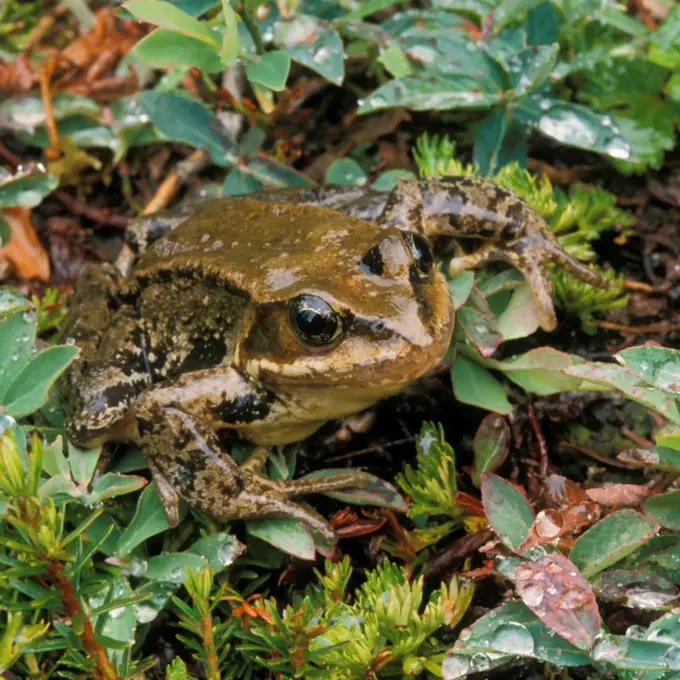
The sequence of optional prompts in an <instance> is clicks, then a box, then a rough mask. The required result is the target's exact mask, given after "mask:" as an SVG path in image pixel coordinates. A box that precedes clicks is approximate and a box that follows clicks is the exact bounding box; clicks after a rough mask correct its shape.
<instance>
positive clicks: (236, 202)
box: [59, 177, 606, 543]
mask: <svg viewBox="0 0 680 680" xmlns="http://www.w3.org/2000/svg"><path fill="white" fill-rule="evenodd" d="M451 238H455V239H470V240H472V239H474V240H475V241H476V245H478V247H477V249H476V250H474V251H473V252H470V253H467V252H464V253H461V252H459V253H458V254H457V256H455V257H453V258H452V259H451V261H450V263H449V265H448V275H449V276H455V275H457V274H459V273H461V272H463V271H467V270H469V269H475V268H479V267H482V266H484V265H485V264H487V263H489V262H492V261H494V260H501V261H504V262H507V263H510V264H511V265H513V266H515V267H516V268H517V269H519V270H520V272H522V273H523V274H524V276H525V278H526V279H527V281H528V283H529V285H530V287H531V289H532V293H533V296H534V300H535V305H536V308H537V311H538V319H539V321H540V325H541V326H542V327H543V328H544V329H545V330H548V331H550V330H553V329H554V328H555V326H556V316H555V310H554V307H553V303H552V299H551V294H550V293H551V291H550V283H549V279H548V276H547V274H548V270H549V267H550V265H552V264H558V265H560V266H562V267H564V268H565V269H566V270H567V271H568V272H570V273H571V274H573V275H574V276H576V277H578V278H579V279H581V280H583V281H585V282H587V283H589V284H591V285H595V286H603V285H606V281H605V280H604V279H603V277H602V276H601V275H600V274H598V273H596V272H595V271H593V270H592V269H590V268H588V267H586V266H585V265H584V264H582V263H580V262H578V261H577V260H574V259H573V258H571V257H570V256H569V255H567V254H566V253H565V252H564V251H563V250H562V249H561V248H560V246H559V244H558V242H557V240H556V238H555V236H554V234H553V233H552V232H551V231H550V229H549V228H548V227H547V225H546V223H545V222H544V221H543V220H542V219H541V218H540V217H539V216H538V215H537V214H536V213H535V212H534V211H533V210H532V209H531V208H530V207H529V206H528V205H527V204H526V203H525V202H524V201H523V200H521V199H520V198H519V197H518V196H517V195H515V194H514V193H512V192H510V191H508V190H506V189H503V188H501V187H499V186H498V185H496V184H494V183H493V182H491V181H489V180H487V179H483V178H477V177H443V178H437V179H432V178H430V179H426V180H401V181H399V182H398V184H397V186H396V187H395V188H394V189H393V190H392V191H391V192H377V191H372V190H370V189H365V188H363V187H347V186H317V187H293V188H288V189H278V190H270V191H263V192H258V193H252V194H248V195H244V196H233V197H223V198H217V199H209V200H204V201H199V202H197V203H195V204H187V205H184V206H183V207H180V208H176V209H174V210H166V211H162V212H158V213H155V214H151V215H144V216H142V217H139V218H137V219H136V220H134V221H133V222H132V223H131V224H130V226H129V227H128V229H127V233H126V242H127V246H126V247H125V248H124V250H123V253H122V254H121V256H120V257H119V258H118V260H117V262H116V263H115V264H100V265H94V266H89V267H88V268H87V269H86V270H85V271H84V272H83V274H82V275H81V277H80V278H79V280H78V282H77V284H76V286H75V289H74V293H73V296H72V300H71V304H70V308H69V312H68V314H67V317H66V320H65V322H64V325H63V330H62V333H61V336H62V340H63V341H64V342H66V343H68V344H76V345H77V346H78V347H79V349H80V354H79V357H78V359H77V361H76V362H74V363H73V364H72V365H71V366H70V368H69V369H68V370H67V372H66V373H65V375H64V376H63V377H62V379H61V381H60V383H59V392H60V394H61V397H62V403H63V411H64V420H65V428H66V432H67V436H68V439H69V441H71V442H73V443H74V444H76V445H78V446H82V447H93V446H98V445H102V444H104V443H108V442H120V441H128V442H133V443H135V444H136V445H137V446H138V447H139V449H140V450H141V452H142V453H143V454H144V456H145V458H146V460H147V462H148V465H149V469H150V472H151V476H152V478H153V480H154V482H155V485H156V489H157V491H158V494H159V496H160V498H161V500H162V502H163V506H164V508H165V512H166V515H167V518H168V523H169V525H170V526H176V525H177V524H178V522H179V517H180V514H179V502H180V499H183V500H185V501H186V502H188V504H189V505H190V506H193V507H195V508H197V509H198V510H200V511H202V512H205V513H207V514H209V515H212V516H214V517H216V518H217V519H219V520H223V521H232V520H244V519H246V520H247V519H262V518H266V517H289V518H295V519H297V520H299V521H300V522H302V523H303V525H305V526H306V527H307V528H308V529H309V530H311V531H312V532H313V533H315V534H316V535H318V536H320V537H321V538H322V539H323V540H325V541H326V542H329V543H333V542H334V541H335V533H334V531H333V529H332V527H331V526H330V524H329V523H328V522H327V520H326V519H325V518H323V517H322V516H321V515H320V514H319V513H317V512H316V511H315V510H313V509H312V508H311V507H310V506H309V505H308V504H306V503H303V502H300V501H299V500H298V498H299V497H300V496H305V495H308V494H313V493H328V492H333V491H339V490H342V489H348V488H356V487H361V486H362V485H363V484H364V483H365V482H364V477H362V476H361V475H360V474H358V473H357V472H356V471H337V472H336V473H335V474H332V475H327V476H318V477H315V478H302V479H297V480H296V479H291V480H285V481H284V480H278V479H273V478H271V477H269V476H267V475H266V474H264V468H265V465H266V463H267V460H268V457H269V454H270V452H271V450H272V448H273V447H275V446H281V445H285V444H289V443H294V442H299V441H302V440H304V439H305V438H307V437H309V436H310V435H311V434H312V433H314V432H315V431H316V430H318V429H319V428H320V427H321V426H322V425H323V424H324V423H326V422H328V421H330V420H334V419H339V418H343V417H345V416H348V415H351V414H354V413H358V412H360V411H362V410H364V409H367V408H369V407H371V406H372V405H374V404H375V403H377V402H378V401H380V400H382V399H385V398H387V397H390V396H392V395H394V394H397V393H398V392H400V391H402V390H403V389H404V388H405V387H406V386H407V385H409V384H411V383H413V382H415V381H416V380H418V379H419V378H421V377H423V376H425V375H427V374H428V373H430V372H432V371H434V370H436V368H437V367H438V366H440V365H441V362H442V360H443V358H444V357H445V355H446V354H447V350H448V349H449V346H450V344H451V337H452V332H453V327H454V316H455V315H454V307H453V302H452V298H451V294H450V291H449V288H448V284H447V279H446V276H445V275H444V273H443V271H442V268H441V266H439V265H438V263H437V260H436V258H435V255H434V253H433V250H432V244H435V243H436V242H437V241H438V240H442V239H443V240H444V241H447V240H449V239H451ZM471 242H472V241H471ZM239 440H243V441H245V442H249V443H250V444H251V445H252V452H251V454H250V456H249V457H248V458H247V459H246V460H245V461H244V462H241V463H237V462H236V460H235V459H234V458H233V457H232V455H231V451H232V449H233V446H234V442H237V441H239Z"/></svg>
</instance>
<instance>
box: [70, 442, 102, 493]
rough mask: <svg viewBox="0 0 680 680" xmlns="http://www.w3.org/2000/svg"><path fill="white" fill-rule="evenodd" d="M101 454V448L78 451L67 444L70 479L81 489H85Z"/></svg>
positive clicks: (78, 449) (75, 447)
mask: <svg viewBox="0 0 680 680" xmlns="http://www.w3.org/2000/svg"><path fill="white" fill-rule="evenodd" d="M101 453H102V447H101V446H98V447H96V448H94V449H80V448H78V447H77V446H74V445H73V444H71V443H70V442H69V445H68V463H69V467H70V468H71V477H72V478H73V480H74V481H75V482H76V483H77V484H78V485H79V486H81V487H83V488H87V486H88V484H89V483H90V480H91V479H92V475H93V474H94V471H95V470H96V469H97V463H98V462H99V457H100V456H101Z"/></svg>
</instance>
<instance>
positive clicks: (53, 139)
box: [38, 57, 61, 161]
mask: <svg viewBox="0 0 680 680" xmlns="http://www.w3.org/2000/svg"><path fill="white" fill-rule="evenodd" d="M55 64H56V60H55V58H54V57H50V58H49V60H48V62H47V64H44V65H43V66H41V67H40V70H39V72H38V79H39V81H40V96H41V98H42V102H43V108H44V109H45V126H46V127H47V136H48V138H49V140H50V146H49V148H47V149H45V158H47V160H49V161H56V160H57V159H58V158H59V156H61V150H60V148H59V130H57V121H56V120H55V118H54V109H53V108H52V89H51V88H50V77H51V75H52V73H53V71H54V66H55Z"/></svg>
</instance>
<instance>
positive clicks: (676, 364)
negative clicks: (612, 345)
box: [614, 345, 680, 395]
mask: <svg viewBox="0 0 680 680" xmlns="http://www.w3.org/2000/svg"><path fill="white" fill-rule="evenodd" d="M614 358H615V359H616V360H617V361H618V362H619V363H620V364H623V366H625V367H626V368H627V369H628V370H629V371H631V372H632V373H634V374H635V375H637V376H640V378H642V379H643V380H645V381H646V382H648V383H651V384H652V385H653V386H654V387H656V388H658V389H660V390H666V391H668V392H671V393H675V394H678V395H680V351H678V350H677V349H670V348H668V347H657V346H655V345H642V346H640V347H629V348H628V349H624V350H622V351H621V352H618V353H617V354H615V355H614Z"/></svg>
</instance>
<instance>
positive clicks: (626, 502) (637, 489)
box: [586, 484, 650, 507]
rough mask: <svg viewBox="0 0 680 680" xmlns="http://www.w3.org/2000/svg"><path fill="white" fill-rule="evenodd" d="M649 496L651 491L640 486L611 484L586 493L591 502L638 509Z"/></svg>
mask: <svg viewBox="0 0 680 680" xmlns="http://www.w3.org/2000/svg"><path fill="white" fill-rule="evenodd" d="M649 494H650V490H649V489H648V488H647V487H646V486H640V485H639V484H611V485H610V486H600V487H597V488H595V489H588V490H587V491H586V495H587V496H588V498H590V500H591V501H595V503H599V504H600V505H607V506H613V507H636V506H638V505H640V503H642V501H644V500H645V498H647V496H649Z"/></svg>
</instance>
